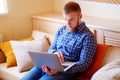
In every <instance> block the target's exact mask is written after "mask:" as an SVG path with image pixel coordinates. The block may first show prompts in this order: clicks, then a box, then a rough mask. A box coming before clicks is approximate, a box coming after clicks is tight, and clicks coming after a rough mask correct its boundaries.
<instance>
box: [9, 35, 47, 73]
mask: <svg viewBox="0 0 120 80" xmlns="http://www.w3.org/2000/svg"><path fill="white" fill-rule="evenodd" d="M39 37H41V40H32V41H23V42H19V41H10V43H11V45H12V49H13V52H14V54H15V57H16V60H17V67H18V70H19V72H23V71H26V70H29V69H31V68H32V67H33V66H34V65H33V62H32V60H31V58H30V56H29V54H28V51H32V52H47V51H48V48H49V45H48V42H47V40H46V37H45V36H39Z"/></svg>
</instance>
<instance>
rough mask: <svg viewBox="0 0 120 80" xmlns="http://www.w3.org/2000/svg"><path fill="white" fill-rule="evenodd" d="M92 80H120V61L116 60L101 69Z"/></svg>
mask: <svg viewBox="0 0 120 80" xmlns="http://www.w3.org/2000/svg"><path fill="white" fill-rule="evenodd" d="M91 80H120V59H116V60H114V61H112V62H110V63H108V64H106V65H105V66H103V67H102V68H101V69H99V70H98V71H97V72H96V73H95V74H94V75H93V76H92V78H91Z"/></svg>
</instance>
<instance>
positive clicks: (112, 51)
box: [103, 47, 120, 65]
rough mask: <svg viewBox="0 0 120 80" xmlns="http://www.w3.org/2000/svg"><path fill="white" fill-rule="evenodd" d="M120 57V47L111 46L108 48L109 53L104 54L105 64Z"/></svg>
mask: <svg viewBox="0 0 120 80" xmlns="http://www.w3.org/2000/svg"><path fill="white" fill-rule="evenodd" d="M119 58H120V48H119V47H110V48H109V49H108V50H107V53H106V54H105V56H104V59H103V65H105V64H108V63H110V62H111V61H113V60H114V59H119Z"/></svg>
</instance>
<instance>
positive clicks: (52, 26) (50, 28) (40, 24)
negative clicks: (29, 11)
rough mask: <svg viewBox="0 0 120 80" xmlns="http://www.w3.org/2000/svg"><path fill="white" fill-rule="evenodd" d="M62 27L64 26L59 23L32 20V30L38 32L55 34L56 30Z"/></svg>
mask: <svg viewBox="0 0 120 80" xmlns="http://www.w3.org/2000/svg"><path fill="white" fill-rule="evenodd" d="M62 25H64V24H63V23H60V22H55V21H49V20H41V19H33V28H34V30H40V31H43V32H47V33H50V34H55V33H56V31H57V30H58V28H59V27H61V26H62Z"/></svg>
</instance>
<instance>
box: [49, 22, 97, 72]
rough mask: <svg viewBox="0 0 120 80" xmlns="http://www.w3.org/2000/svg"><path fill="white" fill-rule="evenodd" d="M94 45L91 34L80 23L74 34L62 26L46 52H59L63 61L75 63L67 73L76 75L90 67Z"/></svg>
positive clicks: (83, 24) (94, 39) (95, 46)
mask: <svg viewBox="0 0 120 80" xmlns="http://www.w3.org/2000/svg"><path fill="white" fill-rule="evenodd" d="M96 44H97V43H96V38H95V37H94V35H93V33H92V32H91V31H90V30H89V29H88V28H87V27H86V25H85V23H84V22H82V23H81V24H80V25H79V27H78V28H77V30H76V31H75V32H69V31H68V30H67V27H66V26H62V27H61V28H60V29H59V30H58V32H57V33H56V36H55V39H54V41H53V43H52V44H51V46H50V48H49V50H48V52H49V53H53V52H55V51H61V52H62V53H63V55H64V59H65V61H71V62H76V64H75V65H74V66H73V67H72V68H71V69H69V70H68V71H67V73H77V72H83V71H85V70H86V69H87V68H88V67H89V66H90V65H91V63H92V61H93V57H94V55H95V52H96V48H97V45H96Z"/></svg>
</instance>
